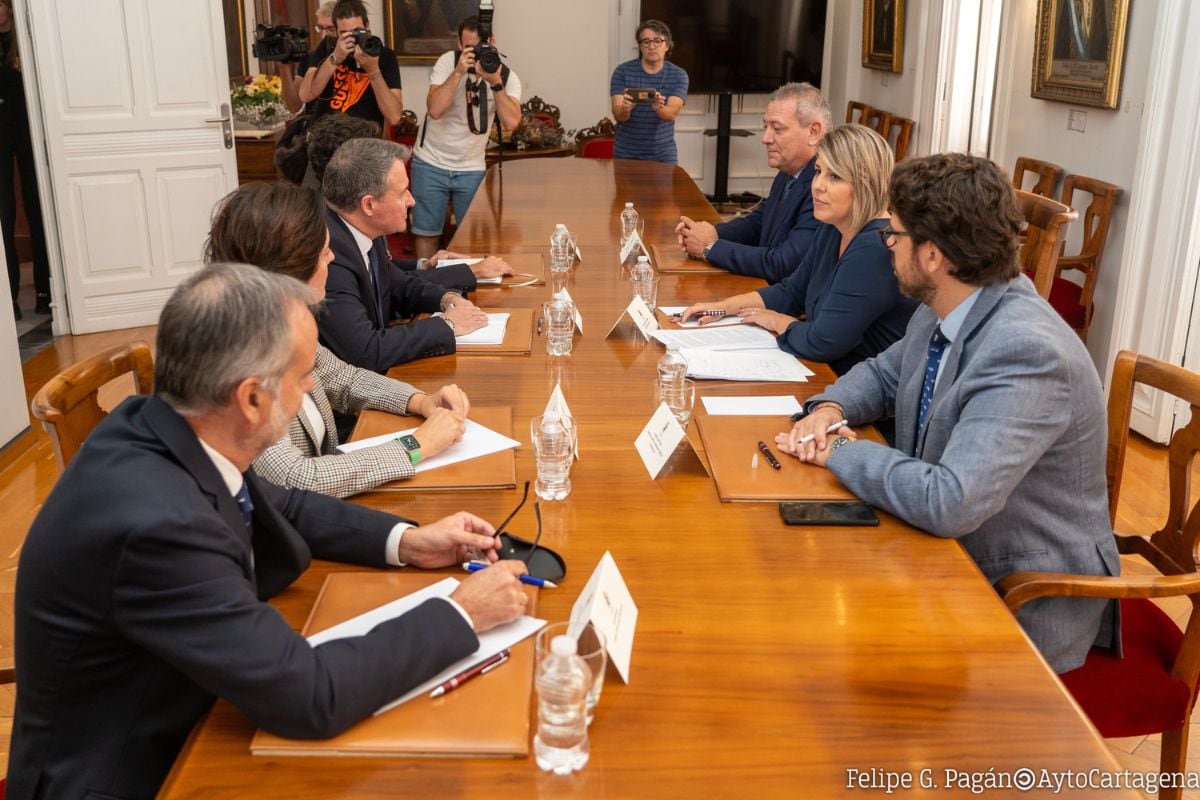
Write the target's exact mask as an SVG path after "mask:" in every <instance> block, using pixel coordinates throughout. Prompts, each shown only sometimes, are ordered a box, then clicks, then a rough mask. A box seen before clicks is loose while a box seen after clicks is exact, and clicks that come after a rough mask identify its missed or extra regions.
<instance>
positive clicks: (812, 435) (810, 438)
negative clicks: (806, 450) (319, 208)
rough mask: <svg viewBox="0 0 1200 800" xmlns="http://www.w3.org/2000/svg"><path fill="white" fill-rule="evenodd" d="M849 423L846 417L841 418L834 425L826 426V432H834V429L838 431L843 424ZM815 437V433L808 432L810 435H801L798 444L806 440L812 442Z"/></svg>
mask: <svg viewBox="0 0 1200 800" xmlns="http://www.w3.org/2000/svg"><path fill="white" fill-rule="evenodd" d="M847 424H848V423H847V422H846V420H844V419H843V420H839V421H837V422H835V423H833V424H832V425H830V426H829V427H828V428H826V429H825V432H826V433H833V432H834V431H836V430H837V429H838V428H840V427H842V426H843V425H847ZM815 438H817V437H816V435H815V434H812V433H810V434H808V436H801V437H800V441H798V442H796V444H804V443H805V442H811V441H812V440H813V439H815Z"/></svg>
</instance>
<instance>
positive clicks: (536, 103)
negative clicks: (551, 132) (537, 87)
mask: <svg viewBox="0 0 1200 800" xmlns="http://www.w3.org/2000/svg"><path fill="white" fill-rule="evenodd" d="M560 116H561V114H560V113H559V110H558V106H552V105H550V104H549V103H547V102H546V101H545V100H543V99H542V98H540V97H538V96H537V95H534V96H533V97H531V98H529V100H528V101H527V102H524V103H521V117H522V119H523V118H525V117H534V118H536V119H540V120H541V121H542V122H544V123H546V124H547V125H549V126H550V127H552V128H558V127H560V121H559V117H560Z"/></svg>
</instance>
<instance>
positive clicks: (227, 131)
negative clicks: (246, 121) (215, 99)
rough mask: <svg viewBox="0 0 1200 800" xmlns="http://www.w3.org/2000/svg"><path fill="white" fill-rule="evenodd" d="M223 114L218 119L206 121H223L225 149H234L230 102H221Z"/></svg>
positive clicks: (222, 129) (222, 131)
mask: <svg viewBox="0 0 1200 800" xmlns="http://www.w3.org/2000/svg"><path fill="white" fill-rule="evenodd" d="M221 114H222V115H223V116H220V117H217V118H216V119H206V120H204V121H205V122H219V123H221V133H222V134H223V135H224V136H225V149H226V150H232V149H233V117H232V115H230V113H229V103H221Z"/></svg>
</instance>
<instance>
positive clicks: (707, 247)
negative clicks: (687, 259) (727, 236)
mask: <svg viewBox="0 0 1200 800" xmlns="http://www.w3.org/2000/svg"><path fill="white" fill-rule="evenodd" d="M716 243H717V240H716V239H713V240H712V241H711V242H709V243H708V244H706V245H704V249H703V250H701V251H700V257H701V258H703V259H704V260H705V261H708V254H709V252H710V251H711V250H712V249H713V245H714V244H716Z"/></svg>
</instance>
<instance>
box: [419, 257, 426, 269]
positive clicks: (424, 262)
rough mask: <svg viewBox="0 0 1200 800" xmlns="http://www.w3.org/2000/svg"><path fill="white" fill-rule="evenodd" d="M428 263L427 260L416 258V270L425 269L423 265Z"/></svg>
mask: <svg viewBox="0 0 1200 800" xmlns="http://www.w3.org/2000/svg"><path fill="white" fill-rule="evenodd" d="M428 263H429V259H428V258H418V259H417V269H425V265H426V264H428Z"/></svg>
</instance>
